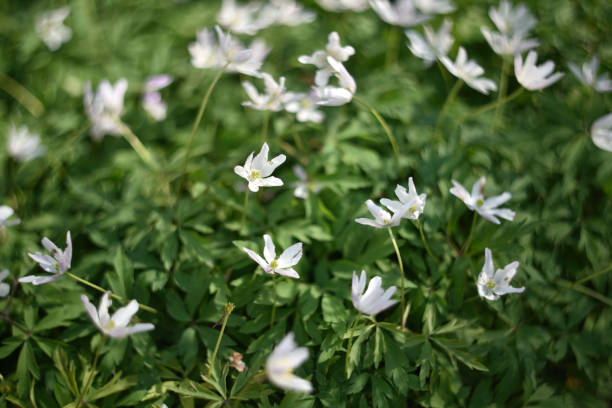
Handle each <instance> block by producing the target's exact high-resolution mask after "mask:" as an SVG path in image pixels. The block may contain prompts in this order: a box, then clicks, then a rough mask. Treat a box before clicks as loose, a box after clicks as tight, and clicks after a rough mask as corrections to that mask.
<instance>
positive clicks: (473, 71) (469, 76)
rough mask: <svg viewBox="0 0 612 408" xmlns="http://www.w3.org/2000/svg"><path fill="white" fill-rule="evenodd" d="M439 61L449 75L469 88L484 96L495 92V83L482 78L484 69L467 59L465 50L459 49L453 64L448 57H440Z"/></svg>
mask: <svg viewBox="0 0 612 408" xmlns="http://www.w3.org/2000/svg"><path fill="white" fill-rule="evenodd" d="M440 61H442V63H443V64H444V66H445V67H446V69H448V71H449V72H450V73H451V74H453V75H454V76H456V77H457V78H459V79H462V80H463V81H465V83H466V84H467V85H468V86H469V87H470V88H473V89H475V90H477V91H478V92H480V93H483V94H485V95H488V94H489V91H496V90H497V85H495V82H493V81H491V80H490V79H488V78H483V77H482V74H484V69H483V68H482V67H481V66H480V65H478V64H477V63H476V61H474V60H470V59H468V56H467V52H466V51H465V48H463V47H459V51H458V53H457V59H456V60H455V62H453V61H451V59H450V58H448V57H441V58H440Z"/></svg>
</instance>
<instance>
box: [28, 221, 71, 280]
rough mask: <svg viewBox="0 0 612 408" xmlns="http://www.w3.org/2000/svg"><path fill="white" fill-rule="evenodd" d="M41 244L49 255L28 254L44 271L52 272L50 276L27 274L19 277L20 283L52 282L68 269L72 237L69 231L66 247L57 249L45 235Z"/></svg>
mask: <svg viewBox="0 0 612 408" xmlns="http://www.w3.org/2000/svg"><path fill="white" fill-rule="evenodd" d="M42 245H43V246H44V247H45V249H46V250H47V251H49V255H46V254H45V255H43V254H41V253H40V252H36V253H33V254H28V256H29V257H30V258H32V259H33V260H34V261H36V262H38V265H40V267H41V268H42V269H43V270H44V271H45V272H49V273H52V274H53V275H51V276H36V275H28V276H24V277H23V278H19V282H21V283H31V284H33V285H43V284H45V283H49V282H53V281H55V280H57V279H59V278H61V276H62V275H63V274H64V273H66V271H68V269H70V262H71V261H72V239H71V238H70V231H68V232H67V233H66V249H65V250H63V251H62V250H61V249H59V248H58V247H57V246H56V245H55V244H54V243H53V242H51V240H50V239H49V238H47V237H44V238H43V239H42Z"/></svg>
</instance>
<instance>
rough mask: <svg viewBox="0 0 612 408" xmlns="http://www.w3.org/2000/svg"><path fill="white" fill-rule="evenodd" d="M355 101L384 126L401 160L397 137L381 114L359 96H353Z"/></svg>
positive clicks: (396, 155)
mask: <svg viewBox="0 0 612 408" xmlns="http://www.w3.org/2000/svg"><path fill="white" fill-rule="evenodd" d="M353 99H355V100H356V101H357V102H359V103H360V104H362V105H363V106H365V107H366V108H367V109H368V110H369V111H370V113H371V114H372V115H373V116H374V117H375V118H376V120H377V121H378V123H380V126H382V128H383V130H384V131H385V133H386V134H387V137H388V138H389V142H390V143H391V147H392V148H393V152H394V153H395V157H397V159H398V160H399V148H398V147H397V142H396V141H395V137H394V136H393V133H392V132H391V129H390V128H389V125H387V122H385V120H384V119H383V117H382V116H380V113H378V111H377V110H376V109H374V108H373V107H372V106H370V105H369V104H368V103H367V102H366V101H364V100H363V99H361V98H359V97H358V96H357V95H353Z"/></svg>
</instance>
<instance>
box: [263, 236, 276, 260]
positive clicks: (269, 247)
mask: <svg viewBox="0 0 612 408" xmlns="http://www.w3.org/2000/svg"><path fill="white" fill-rule="evenodd" d="M263 238H264V258H266V261H267V262H268V263H271V262H272V261H273V260H274V259H275V258H276V248H275V247H274V242H272V238H271V237H270V236H269V235H268V234H264V236H263Z"/></svg>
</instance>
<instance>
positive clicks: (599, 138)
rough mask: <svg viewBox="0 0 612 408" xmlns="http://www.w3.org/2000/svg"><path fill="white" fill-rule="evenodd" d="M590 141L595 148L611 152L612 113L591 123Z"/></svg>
mask: <svg viewBox="0 0 612 408" xmlns="http://www.w3.org/2000/svg"><path fill="white" fill-rule="evenodd" d="M591 139H593V143H595V146H597V147H599V148H600V149H603V150H607V151H609V152H612V113H608V114H607V115H605V116H602V117H601V118H599V119H597V120H596V121H595V123H593V126H591Z"/></svg>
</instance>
